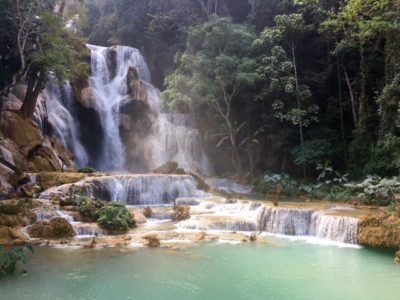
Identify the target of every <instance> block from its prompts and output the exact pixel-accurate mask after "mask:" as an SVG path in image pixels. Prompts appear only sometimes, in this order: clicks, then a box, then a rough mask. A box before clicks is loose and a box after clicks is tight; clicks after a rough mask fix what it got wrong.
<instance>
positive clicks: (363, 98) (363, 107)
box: [358, 46, 369, 130]
mask: <svg viewBox="0 0 400 300" xmlns="http://www.w3.org/2000/svg"><path fill="white" fill-rule="evenodd" d="M360 55H361V61H360V73H361V95H360V99H359V109H358V112H359V117H358V123H359V128H360V129H361V130H365V129H366V125H367V120H368V115H369V109H368V95H367V79H368V65H367V59H366V56H365V48H364V47H362V46H361V49H360Z"/></svg>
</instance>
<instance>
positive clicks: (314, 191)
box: [299, 183, 357, 201]
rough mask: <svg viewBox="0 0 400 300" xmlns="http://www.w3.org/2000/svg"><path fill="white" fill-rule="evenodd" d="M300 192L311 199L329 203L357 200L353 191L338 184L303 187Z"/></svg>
mask: <svg viewBox="0 0 400 300" xmlns="http://www.w3.org/2000/svg"><path fill="white" fill-rule="evenodd" d="M299 191H301V192H304V193H306V194H307V195H308V196H309V197H310V198H313V199H323V200H329V201H344V200H352V199H356V198H357V197H356V195H355V194H354V191H353V189H351V188H348V187H346V186H344V185H341V184H337V183H318V184H313V185H303V186H300V187H299Z"/></svg>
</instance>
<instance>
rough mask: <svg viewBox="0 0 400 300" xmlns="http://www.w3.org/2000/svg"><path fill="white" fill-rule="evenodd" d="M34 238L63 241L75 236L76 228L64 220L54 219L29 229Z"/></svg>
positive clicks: (36, 224)
mask: <svg viewBox="0 0 400 300" xmlns="http://www.w3.org/2000/svg"><path fill="white" fill-rule="evenodd" d="M28 233H29V235H30V236H31V237H33V238H43V239H62V238H70V237H73V236H75V231H74V228H73V227H72V225H71V224H70V223H68V221H67V220H66V219H64V218H54V219H52V220H51V221H50V222H38V223H35V224H33V225H32V226H30V227H29V228H28Z"/></svg>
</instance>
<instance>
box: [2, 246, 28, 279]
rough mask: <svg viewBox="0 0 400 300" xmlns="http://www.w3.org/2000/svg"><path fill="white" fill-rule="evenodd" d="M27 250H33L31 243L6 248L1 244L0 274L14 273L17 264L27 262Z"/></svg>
mask: <svg viewBox="0 0 400 300" xmlns="http://www.w3.org/2000/svg"><path fill="white" fill-rule="evenodd" d="M25 250H29V251H30V252H33V248H32V246H31V245H26V246H23V247H22V246H16V247H13V248H11V249H6V248H4V247H2V246H0V276H4V275H11V274H14V272H15V270H16V267H17V264H26V262H27V258H26V256H25Z"/></svg>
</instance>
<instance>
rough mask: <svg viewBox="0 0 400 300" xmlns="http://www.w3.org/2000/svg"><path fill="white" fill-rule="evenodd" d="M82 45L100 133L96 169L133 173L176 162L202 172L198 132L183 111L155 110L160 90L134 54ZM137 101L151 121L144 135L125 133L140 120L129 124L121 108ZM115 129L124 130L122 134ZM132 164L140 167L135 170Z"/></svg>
mask: <svg viewBox="0 0 400 300" xmlns="http://www.w3.org/2000/svg"><path fill="white" fill-rule="evenodd" d="M88 48H89V49H90V51H91V72H92V74H91V77H90V79H89V85H90V88H91V92H92V94H93V98H94V101H93V102H94V103H92V106H93V107H94V109H95V110H96V111H97V113H98V115H99V118H100V122H101V127H102V129H103V137H104V140H103V145H102V149H101V155H100V159H99V163H98V166H97V167H98V168H99V169H102V170H112V171H126V170H128V171H134V172H139V171H149V170H153V169H155V168H157V167H159V166H160V165H162V164H163V163H166V162H167V161H176V162H177V163H178V164H179V166H180V167H182V168H184V169H185V170H187V171H191V172H196V173H201V174H204V175H207V174H208V173H209V162H208V158H207V156H206V155H205V153H204V151H203V147H202V143H201V139H200V135H199V132H198V130H197V129H195V127H194V126H193V122H192V121H191V119H190V118H189V116H188V115H184V114H174V113H163V112H162V111H161V105H162V103H161V98H160V92H159V91H158V90H157V89H156V88H155V87H154V86H153V85H151V79H150V72H149V69H148V66H147V64H146V62H145V60H144V58H143V56H142V55H141V54H140V52H139V51H138V50H137V49H134V48H131V47H124V46H113V47H111V48H106V47H99V46H94V45H88ZM138 100H139V101H142V103H145V105H146V108H147V110H146V111H145V114H146V118H147V120H149V122H150V123H151V125H150V128H149V129H148V131H147V132H146V133H145V134H142V135H137V136H134V135H133V136H132V135H130V133H129V131H135V132H136V131H138V132H140V130H141V128H140V127H145V126H144V125H143V124H144V123H145V122H142V123H139V124H138V123H135V124H134V125H131V124H130V123H132V122H131V119H132V116H131V115H129V113H126V112H125V111H124V109H123V108H124V107H127V106H129V105H130V104H132V103H135V104H137V102H138ZM134 113H138V112H134ZM140 113H141V112H139V114H140ZM131 114H132V113H131ZM143 114H144V113H143ZM141 117H142V116H141ZM149 122H147V123H149ZM121 127H125V129H127V131H128V133H127V135H128V136H127V137H125V138H122V133H121ZM138 127H139V128H138ZM132 160H134V162H132ZM135 163H136V164H137V165H141V166H142V168H141V169H139V170H137V168H136V169H135ZM127 165H129V166H130V167H128V168H127ZM131 165H132V166H131Z"/></svg>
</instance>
